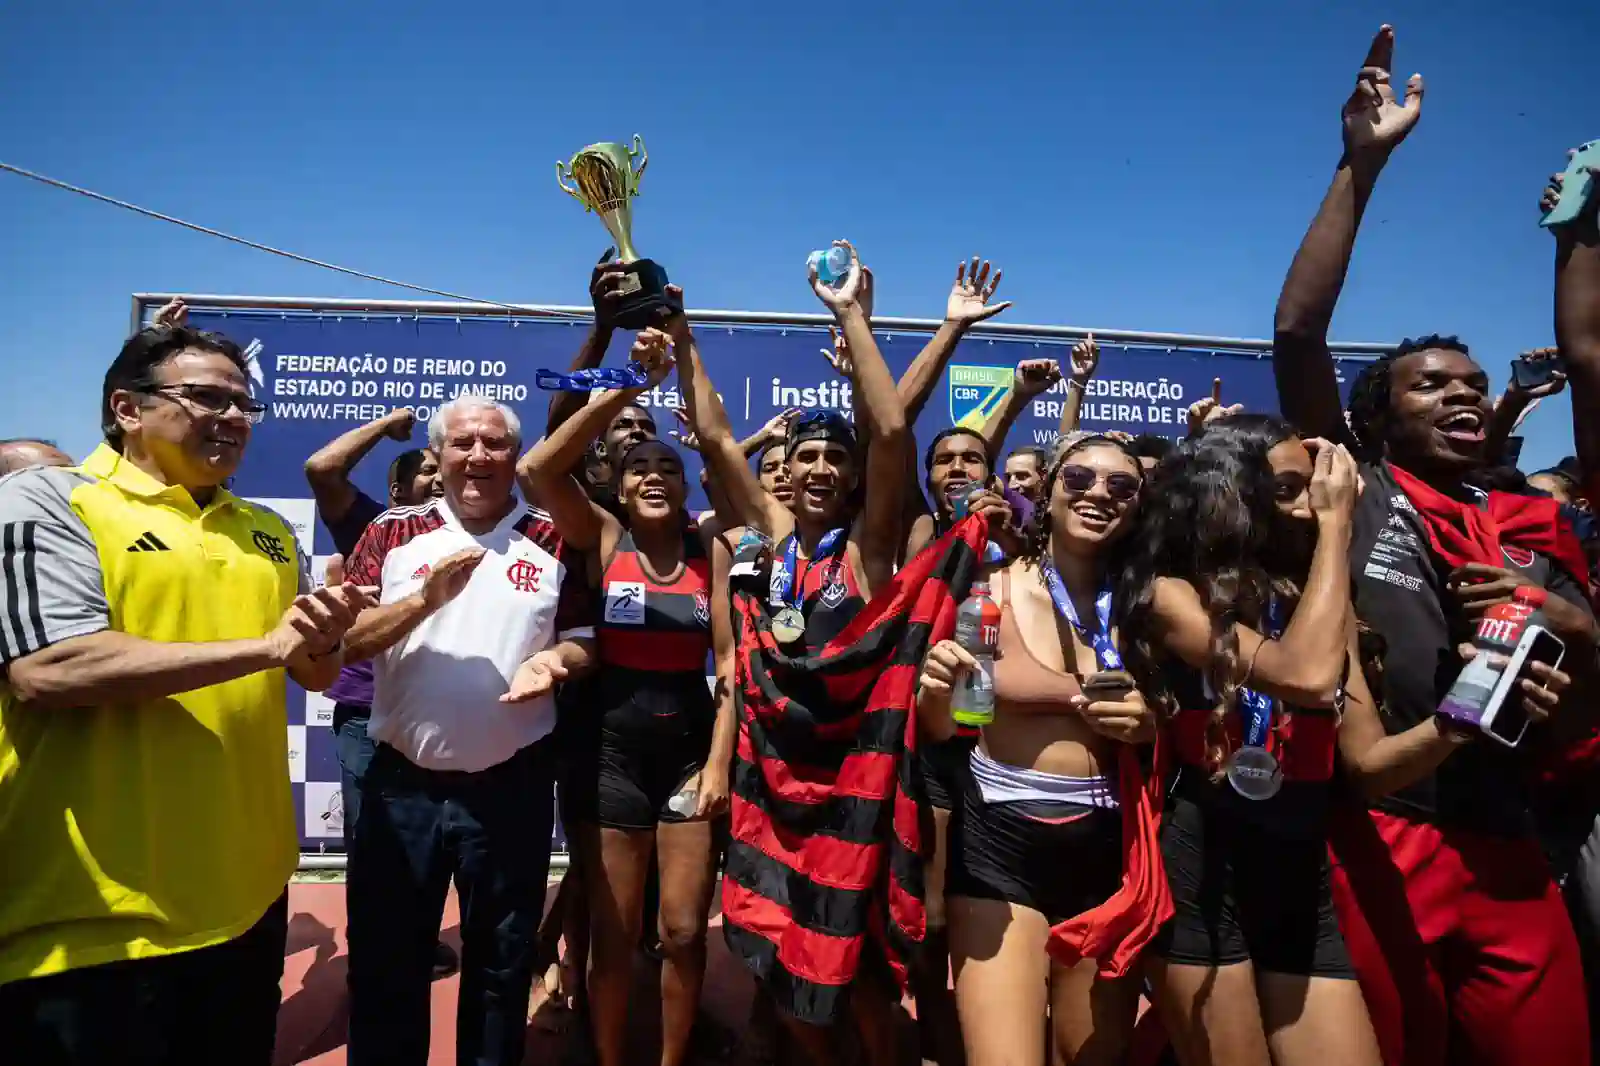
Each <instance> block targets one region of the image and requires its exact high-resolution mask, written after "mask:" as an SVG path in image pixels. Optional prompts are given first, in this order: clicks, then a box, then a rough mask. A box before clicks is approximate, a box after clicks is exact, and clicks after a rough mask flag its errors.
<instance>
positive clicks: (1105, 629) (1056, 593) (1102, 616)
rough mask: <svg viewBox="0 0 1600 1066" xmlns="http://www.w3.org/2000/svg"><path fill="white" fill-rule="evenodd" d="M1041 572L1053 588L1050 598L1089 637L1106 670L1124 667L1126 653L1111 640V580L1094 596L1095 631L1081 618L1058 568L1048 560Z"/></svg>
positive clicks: (1074, 627) (1096, 655) (1102, 666)
mask: <svg viewBox="0 0 1600 1066" xmlns="http://www.w3.org/2000/svg"><path fill="white" fill-rule="evenodd" d="M1039 572H1040V573H1041V574H1043V575H1044V583H1045V587H1046V588H1048V589H1049V590H1050V598H1051V599H1052V600H1054V601H1055V604H1056V610H1057V611H1058V612H1059V613H1060V615H1061V617H1062V618H1065V619H1066V620H1067V625H1069V626H1071V627H1072V628H1073V629H1075V630H1077V631H1078V632H1079V633H1082V634H1083V635H1084V636H1086V637H1088V638H1089V643H1090V644H1091V645H1092V646H1093V647H1094V656H1095V660H1096V661H1097V662H1099V663H1100V669H1102V670H1121V669H1122V656H1121V654H1119V653H1118V651H1117V646H1116V645H1115V644H1113V643H1112V642H1111V586H1110V585H1109V584H1108V585H1106V587H1105V588H1103V589H1101V590H1100V591H1099V593H1097V594H1096V595H1095V598H1094V613H1095V618H1096V620H1097V621H1098V623H1099V625H1098V626H1097V627H1096V628H1095V630H1094V632H1092V633H1091V632H1089V631H1088V630H1086V629H1085V628H1084V626H1083V623H1082V622H1080V621H1078V609H1077V608H1076V607H1074V606H1073V604H1072V597H1071V596H1068V595H1067V586H1066V583H1065V582H1063V581H1062V580H1061V575H1060V574H1058V573H1056V568H1055V566H1054V565H1052V564H1051V563H1050V562H1048V561H1046V562H1044V563H1041V564H1040V566H1039Z"/></svg>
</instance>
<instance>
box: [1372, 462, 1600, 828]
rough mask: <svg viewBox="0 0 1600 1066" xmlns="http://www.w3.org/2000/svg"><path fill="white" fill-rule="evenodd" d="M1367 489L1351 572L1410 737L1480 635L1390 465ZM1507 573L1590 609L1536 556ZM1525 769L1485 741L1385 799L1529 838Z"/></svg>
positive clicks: (1391, 707) (1516, 555) (1398, 719)
mask: <svg viewBox="0 0 1600 1066" xmlns="http://www.w3.org/2000/svg"><path fill="white" fill-rule="evenodd" d="M1361 474H1362V479H1363V480H1364V481H1365V483H1366V491H1365V492H1363V493H1362V495H1361V499H1360V501H1359V502H1358V503H1357V505H1356V511H1355V531H1354V536H1353V537H1352V538H1351V543H1350V570H1351V577H1352V579H1353V580H1354V583H1355V607H1356V613H1357V614H1358V615H1359V616H1360V618H1361V620H1362V621H1363V622H1365V623H1366V624H1367V625H1368V626H1370V627H1371V628H1372V629H1374V630H1376V631H1377V632H1378V633H1379V634H1380V635H1381V636H1382V637H1383V639H1384V641H1385V642H1386V643H1387V645H1388V647H1387V649H1386V652H1385V654H1384V660H1383V693H1382V711H1383V723H1384V728H1385V729H1386V730H1387V731H1388V732H1389V733H1390V734H1391V735H1392V734H1396V733H1403V732H1405V731H1406V730H1407V729H1410V728H1411V727H1412V726H1415V725H1417V724H1418V723H1419V722H1424V721H1427V720H1428V719H1429V718H1430V717H1432V715H1433V713H1434V711H1435V710H1437V709H1438V706H1439V703H1440V701H1441V700H1443V699H1444V696H1445V693H1446V692H1448V691H1449V689H1450V686H1451V685H1452V684H1453V683H1454V682H1455V679H1456V675H1457V674H1459V673H1460V672H1461V665H1462V664H1461V659H1460V657H1459V656H1458V655H1457V654H1456V647H1457V646H1458V645H1459V644H1461V643H1463V642H1466V641H1470V640H1471V639H1472V636H1473V627H1472V625H1471V623H1470V622H1469V621H1468V620H1467V618H1465V617H1464V616H1463V615H1462V614H1461V613H1460V612H1459V611H1457V610H1455V608H1454V606H1453V604H1452V601H1451V598H1450V596H1449V595H1448V593H1447V592H1446V590H1445V581H1446V580H1447V579H1448V578H1449V576H1450V572H1451V570H1452V569H1453V568H1452V566H1451V565H1450V564H1449V563H1448V562H1446V561H1445V560H1443V559H1440V558H1439V557H1438V556H1436V555H1435V554H1434V553H1433V551H1432V547H1431V545H1430V544H1429V541H1428V534H1427V530H1426V529H1425V528H1424V526H1423V524H1422V519H1421V517H1420V516H1419V515H1418V514H1417V510H1416V507H1415V506H1414V505H1413V504H1412V502H1411V500H1410V499H1409V498H1407V496H1406V494H1405V493H1404V492H1403V491H1402V490H1401V489H1400V487H1399V486H1398V485H1397V484H1396V483H1395V480H1394V478H1393V477H1392V476H1391V475H1390V473H1389V471H1388V468H1387V467H1386V466H1384V465H1382V464H1378V465H1368V464H1363V465H1362V467H1361ZM1503 555H1504V558H1503V559H1501V560H1500V563H1501V565H1503V566H1504V567H1505V568H1506V569H1508V570H1512V571H1516V572H1519V573H1521V574H1524V575H1525V576H1526V577H1527V578H1528V579H1529V580H1530V581H1532V582H1534V583H1535V584H1538V585H1541V586H1543V587H1544V588H1546V589H1548V590H1549V591H1550V592H1551V593H1553V594H1555V595H1558V596H1560V597H1562V598H1563V599H1566V600H1570V601H1571V602H1573V603H1576V604H1579V605H1581V606H1583V607H1584V608H1585V609H1588V601H1587V597H1586V595H1585V590H1584V589H1583V587H1582V586H1580V585H1579V584H1578V582H1577V581H1575V580H1574V579H1573V578H1572V577H1571V576H1570V575H1568V574H1567V572H1566V571H1565V570H1563V569H1562V568H1561V567H1560V566H1558V565H1556V564H1555V563H1553V562H1552V561H1551V560H1550V559H1549V558H1547V557H1546V556H1544V555H1540V554H1537V553H1534V552H1527V551H1521V550H1518V549H1515V548H1511V549H1507V550H1505V551H1504V552H1503ZM1525 781H1526V771H1525V768H1524V767H1523V765H1522V760H1521V758H1520V756H1519V753H1518V752H1517V751H1513V750H1509V749H1506V748H1502V747H1500V746H1498V745H1496V744H1493V743H1490V742H1484V741H1479V742H1475V743H1473V744H1469V745H1467V746H1465V747H1463V748H1461V749H1460V750H1458V751H1456V752H1454V753H1452V754H1451V755H1450V757H1449V758H1448V759H1446V760H1445V762H1444V763H1443V765H1441V766H1440V767H1439V769H1438V770H1437V771H1435V772H1434V773H1433V774H1431V775H1429V776H1428V777H1425V778H1423V779H1422V780H1421V781H1418V782H1416V783H1415V784H1412V785H1410V786H1408V787H1406V788H1403V789H1401V790H1399V791H1397V792H1394V793H1391V794H1390V795H1388V796H1386V797H1384V798H1383V799H1382V800H1379V801H1378V804H1377V806H1378V808H1379V809H1380V810H1385V811H1389V812H1391V813H1394V814H1399V815H1401V816H1403V817H1406V818H1413V819H1416V820H1419V821H1425V822H1433V823H1436V824H1438V825H1444V826H1456V827H1460V828H1463V829H1473V830H1476V831H1478V832H1483V833H1490V834H1494V835H1498V836H1518V837H1525V836H1529V835H1531V834H1532V832H1533V820H1532V817H1531V816H1530V814H1529V812H1528V793H1527V787H1526V784H1525Z"/></svg>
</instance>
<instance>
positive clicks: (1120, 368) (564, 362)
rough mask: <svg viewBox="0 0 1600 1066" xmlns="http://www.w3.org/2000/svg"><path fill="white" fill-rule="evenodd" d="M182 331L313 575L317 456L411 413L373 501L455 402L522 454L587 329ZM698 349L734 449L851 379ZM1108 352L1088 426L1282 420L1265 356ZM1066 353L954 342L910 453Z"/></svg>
mask: <svg viewBox="0 0 1600 1066" xmlns="http://www.w3.org/2000/svg"><path fill="white" fill-rule="evenodd" d="M189 321H190V324H191V325H193V326H195V327H197V328H200V329H206V330H214V331H216V332H219V333H222V334H225V335H226V336H228V337H231V338H232V339H233V340H235V341H236V342H238V344H239V345H240V346H241V347H242V348H244V350H245V352H246V354H247V356H248V357H249V361H250V377H251V389H252V392H253V393H254V395H255V396H256V397H257V398H258V399H260V400H262V401H263V402H265V403H266V404H267V414H266V417H265V419H264V420H263V421H262V423H261V424H260V425H259V426H257V427H256V429H255V433H254V435H253V437H252V439H251V441H250V446H249V449H248V452H247V455H246V458H245V461H244V464H243V466H242V467H241V468H240V471H239V475H238V477H237V479H236V484H235V486H234V489H235V491H236V492H238V493H239V494H240V495H243V496H247V497H250V498H252V499H259V500H262V501H263V502H266V503H268V504H270V505H271V506H273V507H275V508H276V509H278V511H279V512H280V513H281V514H283V515H284V517H286V518H287V519H289V521H290V522H291V523H293V524H294V526H295V528H296V533H297V534H298V536H299V537H300V540H301V545H302V549H303V550H304V551H305V552H306V553H307V554H309V555H311V556H312V557H313V561H314V563H313V565H314V568H315V571H316V573H317V574H318V575H319V576H320V574H321V571H322V567H323V564H324V561H325V559H326V557H327V556H328V555H329V554H331V553H332V552H333V542H332V538H331V536H330V535H329V533H328V531H327V530H326V529H325V528H323V527H322V525H321V523H320V522H318V521H317V519H316V508H315V505H314V504H313V502H312V499H311V491H310V489H309V487H308V486H307V484H306V479H305V474H304V471H303V466H304V464H305V461H306V459H307V458H308V457H309V456H310V455H311V454H312V453H313V452H315V451H317V450H318V449H319V448H321V447H322V446H323V445H325V444H327V443H328V442H329V441H331V440H332V439H333V438H334V437H337V436H338V435H339V434H341V433H344V432H345V431H347V430H349V429H352V428H354V427H356V426H358V425H361V424H362V423H364V422H368V421H370V420H372V419H374V418H378V417H380V416H382V415H384V414H387V413H388V412H390V411H393V410H394V409H396V408H399V407H410V408H412V409H414V410H415V411H416V412H417V415H418V422H419V425H418V428H417V430H416V432H415V433H414V435H413V439H412V441H411V442H409V443H406V444H402V443H400V442H397V441H392V440H385V441H383V442H382V443H380V444H379V446H378V447H377V448H376V449H375V450H374V452H373V454H372V455H370V456H369V457H368V458H367V459H366V460H365V461H364V462H363V463H362V464H361V466H359V467H358V468H357V470H356V472H355V475H354V480H355V481H356V483H357V484H358V485H359V486H360V487H361V488H363V489H364V490H365V491H366V492H367V493H368V494H370V495H371V496H373V497H374V498H375V499H378V500H382V499H384V498H385V486H384V479H385V474H386V471H387V468H388V465H389V462H390V460H391V459H393V458H394V456H395V455H397V454H398V453H399V452H400V451H402V450H403V449H405V448H413V447H421V446H423V445H424V444H425V443H426V441H427V430H426V422H427V420H428V419H429V418H430V417H431V416H432V414H433V413H434V412H435V411H437V410H438V408H439V407H440V406H441V405H443V404H444V403H446V402H448V401H449V400H451V399H453V398H455V397H457V396H460V395H462V394H476V395H483V396H489V397H493V398H495V399H499V400H503V401H505V402H506V403H507V404H509V405H510V406H511V407H512V408H513V409H514V410H516V412H517V413H518V415H519V416H520V417H521V419H522V424H523V436H524V439H525V441H526V442H527V443H530V444H531V443H532V442H533V441H534V440H535V439H537V438H538V437H539V436H540V435H541V434H542V433H543V432H544V425H545V418H546V412H547V410H548V407H549V401H550V397H551V395H552V394H551V393H546V392H541V391H539V390H538V389H536V388H535V387H534V373H535V371H536V370H539V369H550V370H565V369H566V368H567V367H568V366H569V365H570V363H571V361H572V358H573V356H574V355H575V354H576V352H577V351H578V349H579V347H580V346H581V345H582V343H583V340H584V338H585V336H586V335H587V332H588V329H589V325H588V323H587V322H581V321H574V320H569V319H552V318H528V317H515V316H509V317H505V316H498V315H479V316H467V315H463V316H461V317H459V318H457V317H442V316H421V317H417V316H413V315H409V314H400V315H396V314H393V313H390V314H379V313H348V312H343V313H339V312H326V313H293V312H289V313H280V312H275V311H274V312H266V311H257V310H218V309H209V310H207V309H199V308H196V309H194V310H191V311H190V313H189ZM876 335H877V338H878V346H879V348H880V350H881V351H882V352H883V355H884V358H885V359H886V360H887V362H888V364H889V367H890V369H891V370H892V371H893V372H894V374H895V375H896V376H898V375H900V374H901V373H903V372H904V371H905V369H906V368H907V366H909V365H910V363H911V360H912V359H913V358H914V357H915V356H916V355H917V353H918V352H919V351H921V350H922V347H923V345H924V344H925V343H926V342H927V334H924V333H916V332H902V331H889V330H879V331H876ZM696 337H697V339H698V341H699V344H700V349H701V354H702V357H703V358H704V361H705V365H706V367H707V370H708V372H709V373H710V375H711V378H712V380H713V381H714V383H715V384H716V386H717V388H718V391H719V392H720V393H721V395H722V398H723V404H724V406H725V407H726V408H727V410H728V415H729V417H730V419H731V420H732V422H733V426H734V430H735V432H736V433H738V434H739V435H740V436H741V437H743V436H746V435H748V434H750V433H753V432H754V431H755V430H756V429H758V428H759V427H760V426H762V425H763V424H764V423H765V422H767V421H768V420H769V419H771V418H772V417H773V416H774V415H776V414H778V413H779V412H780V411H783V410H784V409H786V408H789V407H801V408H818V407H828V408H834V409H838V410H841V411H845V412H849V410H850V407H851V395H850V394H851V387H850V383H849V382H848V381H847V380H845V379H844V378H841V377H840V376H839V375H838V374H836V373H835V372H834V370H833V367H832V365H831V364H830V363H829V362H828V360H827V358H826V357H825V356H824V355H823V349H825V348H827V347H828V346H829V340H828V332H827V330H826V329H824V328H819V327H808V326H788V327H770V326H748V325H718V324H701V325H699V326H697V327H696ZM631 339H632V338H631V335H629V334H624V333H619V334H618V335H617V336H616V338H615V339H614V340H613V342H612V346H611V350H610V352H609V353H608V356H607V360H606V363H607V365H621V364H622V362H623V361H624V360H625V359H626V354H627V350H628V346H629V344H630V343H631ZM1100 350H1101V356H1100V366H1099V370H1098V372H1097V373H1096V375H1095V378H1094V380H1093V381H1091V382H1090V384H1089V387H1088V390H1087V393H1086V395H1085V397H1084V402H1083V407H1082V411H1081V426H1082V428H1084V429H1091V430H1107V429H1119V430H1125V431H1127V432H1130V433H1155V434H1159V435H1161V436H1165V437H1172V438H1176V437H1180V436H1182V435H1183V434H1184V433H1185V432H1186V431H1187V426H1186V421H1185V412H1186V410H1187V408H1188V406H1189V404H1190V403H1192V402H1194V401H1195V400H1198V399H1201V398H1203V397H1205V396H1208V395H1209V394H1210V391H1211V383H1212V379H1214V378H1219V377H1220V378H1221V379H1222V382H1223V385H1222V399H1223V402H1224V403H1229V404H1232V403H1242V404H1244V405H1245V406H1246V407H1247V408H1248V409H1250V410H1253V411H1268V412H1270V411H1276V409H1277V402H1276V395H1275V389H1274V385H1273V378H1272V364H1271V360H1270V359H1268V358H1266V357H1265V355H1264V354H1263V353H1240V352H1229V351H1225V350H1214V349H1207V348H1203V347H1194V348H1188V347H1185V348H1170V349H1169V348H1148V347H1126V346H1122V345H1118V344H1105V343H1103V344H1101V346H1100ZM1070 351H1071V347H1070V342H1067V341H1062V340H1060V339H1056V338H1043V337H1040V338H1036V339H1035V338H1025V337H1010V336H1005V337H988V336H981V335H980V336H977V337H972V338H969V339H967V340H965V341H963V342H962V343H961V346H960V347H959V349H958V350H957V352H956V354H955V357H954V358H953V359H952V360H951V362H950V366H949V368H948V369H947V370H946V372H945V374H944V377H943V378H942V379H941V381H940V382H939V385H938V387H937V388H936V389H935V390H934V393H933V396H932V397H931V398H930V400H929V401H928V405H927V407H926V409H925V410H924V411H923V413H922V415H921V416H920V418H919V419H918V420H917V423H916V432H917V438H918V440H919V441H921V442H923V443H924V444H925V443H926V442H927V441H928V440H930V439H931V438H932V437H933V435H934V434H935V433H937V432H938V431H939V430H941V429H943V428H945V427H947V426H951V425H957V424H960V425H966V426H973V427H977V426H981V425H982V424H983V421H984V420H985V419H986V418H987V417H988V416H989V415H991V414H992V413H993V412H994V411H996V410H998V409H999V408H1000V406H1001V405H1002V404H1003V403H1004V402H1005V399H1006V396H1007V393H1008V391H1009V389H1010V387H1011V381H1012V372H1013V369H1014V368H1015V366H1016V365H1017V364H1018V363H1019V362H1021V361H1022V360H1025V359H1038V358H1053V359H1057V360H1059V361H1060V362H1061V364H1062V366H1063V368H1065V367H1066V366H1067V364H1068V362H1069V359H1070ZM1340 369H1341V374H1340V379H1341V382H1342V383H1344V386H1345V387H1347V385H1348V379H1350V378H1351V377H1353V376H1354V372H1355V370H1356V369H1357V365H1356V364H1355V363H1354V362H1353V361H1341V363H1340ZM1065 399H1066V386H1065V383H1064V382H1063V383H1059V384H1057V385H1056V386H1055V387H1054V388H1052V389H1051V390H1050V391H1049V392H1047V393H1045V394H1044V395H1042V396H1040V397H1038V398H1037V399H1035V400H1033V401H1032V402H1031V403H1030V404H1029V405H1028V408H1027V410H1026V411H1025V412H1024V413H1023V414H1022V415H1021V417H1020V418H1019V419H1018V420H1017V423H1016V426H1015V428H1014V429H1013V430H1012V432H1011V436H1010V438H1009V440H1008V442H1007V446H1008V448H1016V447H1020V446H1023V445H1028V444H1045V445H1047V444H1049V443H1050V441H1052V440H1053V439H1054V437H1055V429H1056V425H1057V423H1058V422H1059V421H1060V417H1061V405H1062V404H1063V402H1064V401H1065ZM640 404H641V406H644V407H646V408H648V409H649V410H650V411H651V413H652V414H654V415H655V418H656V424H657V429H658V431H659V432H660V434H661V435H662V436H666V435H667V434H668V432H669V431H670V430H673V429H676V428H679V427H678V422H677V419H675V418H674V417H673V415H672V411H671V409H672V408H675V407H681V406H682V397H681V396H680V395H679V393H678V390H677V388H676V379H674V378H669V379H668V380H667V382H666V383H664V384H663V385H662V386H661V387H659V388H656V389H652V390H651V391H649V392H648V393H646V394H645V395H644V396H643V397H642V398H641V401H640ZM685 461H686V466H687V468H688V470H689V472H690V475H691V477H692V479H693V480H691V482H690V484H691V485H692V486H694V496H695V501H694V504H695V506H696V507H697V508H703V507H704V506H706V505H705V502H704V498H703V496H702V495H701V493H700V490H699V481H698V474H699V466H700V463H699V457H698V456H696V455H693V454H688V455H686V456H685ZM302 699H303V694H302V693H300V692H299V691H298V690H295V695H294V696H292V697H291V701H290V702H291V708H290V719H289V720H290V747H291V755H290V772H291V774H292V775H293V776H294V780H295V790H296V795H297V800H298V801H299V803H300V804H301V808H302V810H303V813H304V820H303V822H302V827H301V831H302V840H303V843H304V844H305V846H306V847H308V848H309V849H310V850H317V849H318V848H321V847H334V846H337V844H338V842H339V838H340V831H341V830H340V827H341V824H342V811H341V810H340V809H339V806H338V781H339V767H338V762H337V759H336V758H335V755H334V747H333V744H332V736H331V734H330V733H329V730H328V729H327V726H329V725H331V722H332V707H331V705H328V704H327V701H326V700H324V699H323V698H321V697H319V696H312V697H310V698H308V699H304V706H303V707H300V706H295V704H298V703H300V702H301V700H302ZM297 730H298V732H297Z"/></svg>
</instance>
